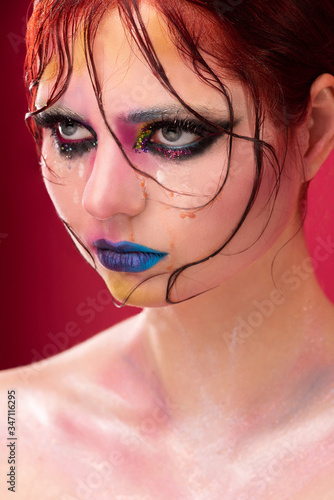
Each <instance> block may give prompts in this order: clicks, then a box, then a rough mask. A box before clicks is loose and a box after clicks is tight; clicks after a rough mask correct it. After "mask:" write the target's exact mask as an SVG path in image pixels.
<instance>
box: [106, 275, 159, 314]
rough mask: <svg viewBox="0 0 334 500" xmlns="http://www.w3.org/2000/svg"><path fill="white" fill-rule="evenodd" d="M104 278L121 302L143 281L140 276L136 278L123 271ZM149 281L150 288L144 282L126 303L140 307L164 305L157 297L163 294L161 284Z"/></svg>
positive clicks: (113, 294)
mask: <svg viewBox="0 0 334 500" xmlns="http://www.w3.org/2000/svg"><path fill="white" fill-rule="evenodd" d="M103 278H104V281H105V283H106V285H107V288H108V290H109V291H110V293H111V295H112V296H113V297H114V298H115V299H116V300H117V301H118V302H120V303H122V302H123V301H124V300H125V299H126V298H127V297H128V295H129V294H130V292H131V290H132V289H133V287H135V286H136V285H137V284H139V283H140V282H141V279H140V278H139V277H138V278H137V279H134V278H133V276H131V277H130V276H126V275H125V274H123V273H113V274H112V276H110V277H107V278H106V277H103ZM149 283H150V285H149V288H147V287H146V286H145V283H144V284H143V285H140V286H139V287H138V288H137V289H136V290H135V291H134V292H133V293H131V295H130V298H129V300H127V302H126V304H127V305H129V306H138V307H150V306H153V307H154V306H157V305H158V306H160V305H162V304H160V303H159V304H157V298H158V297H159V294H161V285H160V287H159V285H157V284H156V283H153V281H150V282H149ZM164 286H165V285H164ZM159 288H160V290H159ZM163 290H165V288H163ZM163 302H164V300H163Z"/></svg>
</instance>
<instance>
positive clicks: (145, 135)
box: [133, 118, 230, 161]
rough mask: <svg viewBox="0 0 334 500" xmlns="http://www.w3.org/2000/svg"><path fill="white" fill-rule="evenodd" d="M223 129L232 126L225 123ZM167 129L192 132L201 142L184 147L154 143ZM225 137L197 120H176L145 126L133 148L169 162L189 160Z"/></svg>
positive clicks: (197, 141) (214, 128)
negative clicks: (161, 131) (163, 130)
mask: <svg viewBox="0 0 334 500" xmlns="http://www.w3.org/2000/svg"><path fill="white" fill-rule="evenodd" d="M220 126H221V127H222V128H225V129H229V128H230V124H228V123H224V124H222V125H220ZM163 128H166V129H168V128H169V129H179V130H180V131H181V132H190V133H192V134H196V135H198V136H199V138H200V139H199V140H196V141H195V142H193V143H191V144H187V145H184V146H171V145H166V144H160V143H156V142H152V141H151V138H152V137H153V136H154V134H155V133H156V132H158V131H159V130H162V129H163ZM222 135H223V132H221V131H220V130H219V129H218V128H216V127H214V126H212V127H210V126H209V125H204V124H203V123H201V122H199V121H196V120H188V119H183V120H181V119H177V118H176V119H174V120H161V121H159V122H153V123H149V124H147V125H145V127H144V128H142V129H141V131H140V133H139V136H138V138H137V140H136V142H135V144H134V146H133V149H134V150H135V151H136V152H137V153H151V154H153V155H158V156H162V157H164V158H166V159H168V160H179V161H181V160H187V159H189V158H190V157H193V156H195V155H200V154H202V153H204V152H205V151H206V150H207V149H208V148H209V147H210V146H211V145H212V144H213V143H214V142H215V141H216V140H217V139H218V138H219V137H221V136H222Z"/></svg>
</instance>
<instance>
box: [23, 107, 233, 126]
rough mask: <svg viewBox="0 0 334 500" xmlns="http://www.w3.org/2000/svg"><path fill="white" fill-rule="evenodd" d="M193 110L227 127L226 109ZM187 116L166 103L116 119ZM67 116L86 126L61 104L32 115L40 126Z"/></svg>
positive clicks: (135, 120) (134, 120)
mask: <svg viewBox="0 0 334 500" xmlns="http://www.w3.org/2000/svg"><path fill="white" fill-rule="evenodd" d="M193 110H194V111H195V112H196V113H198V114H199V115H201V116H202V117H203V118H204V119H206V120H208V121H211V122H212V123H216V124H217V125H221V126H224V127H228V124H229V122H230V120H229V116H228V113H227V110H226V112H225V110H222V111H218V110H217V109H215V108H210V107H206V106H202V107H199V106H196V107H195V106H194V108H193ZM189 116H194V115H193V114H192V113H191V112H190V111H188V110H187V109H186V108H184V107H183V106H177V105H173V104H172V105H169V106H168V105H167V106H163V107H152V108H149V109H134V110H130V111H129V112H127V113H121V114H120V115H119V116H118V119H120V120H121V121H123V122H125V123H133V124H137V123H145V122H150V121H155V120H169V119H170V120H173V119H175V118H181V119H182V118H188V117H189ZM64 117H66V118H69V119H72V120H74V121H77V122H79V123H81V124H83V125H85V126H86V127H87V126H88V121H89V120H88V119H87V118H86V117H84V116H83V115H80V114H79V113H77V112H75V111H73V110H72V109H70V108H67V107H65V106H61V105H55V106H52V107H50V108H48V109H46V110H45V111H41V112H40V113H37V114H36V115H34V116H33V118H34V120H35V122H36V124H37V125H38V126H41V127H45V126H47V125H53V124H54V123H55V121H56V120H57V119H61V118H64Z"/></svg>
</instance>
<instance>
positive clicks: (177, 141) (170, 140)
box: [150, 125, 201, 147]
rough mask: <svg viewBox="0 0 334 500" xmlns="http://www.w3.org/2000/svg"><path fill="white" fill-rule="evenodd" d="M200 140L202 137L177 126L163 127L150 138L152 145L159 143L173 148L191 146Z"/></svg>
mask: <svg viewBox="0 0 334 500" xmlns="http://www.w3.org/2000/svg"><path fill="white" fill-rule="evenodd" d="M199 139H201V136H199V135H198V134H195V133H194V132H187V131H185V130H183V129H182V128H181V127H177V126H175V125H168V126H166V127H162V128H160V129H159V130H158V131H156V132H155V133H154V134H153V135H152V136H151V137H150V141H151V142H152V143H159V144H163V145H165V146H172V147H182V146H189V145H190V144H193V143H194V142H196V141H198V140H199Z"/></svg>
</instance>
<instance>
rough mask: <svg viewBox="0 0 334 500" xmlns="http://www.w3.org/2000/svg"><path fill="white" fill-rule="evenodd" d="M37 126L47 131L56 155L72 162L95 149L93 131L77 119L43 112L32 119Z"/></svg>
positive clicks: (95, 141) (96, 143) (96, 142)
mask: <svg viewBox="0 0 334 500" xmlns="http://www.w3.org/2000/svg"><path fill="white" fill-rule="evenodd" d="M34 120H35V123H36V125H37V126H39V127H41V128H43V129H48V130H50V131H51V135H52V138H53V141H54V144H55V146H56V149H57V151H58V153H59V154H60V155H61V156H63V157H64V158H66V159H67V160H72V159H75V158H77V157H81V156H83V155H84V154H86V153H89V152H91V151H92V150H93V149H96V148H97V145H98V141H97V136H96V133H95V132H94V130H93V129H92V128H91V127H90V126H89V125H86V124H85V125H84V124H83V123H81V122H79V121H78V120H77V119H74V118H72V117H71V116H68V115H65V114H63V113H60V112H56V111H51V110H49V111H44V112H43V113H41V114H39V115H36V116H35V117H34Z"/></svg>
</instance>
